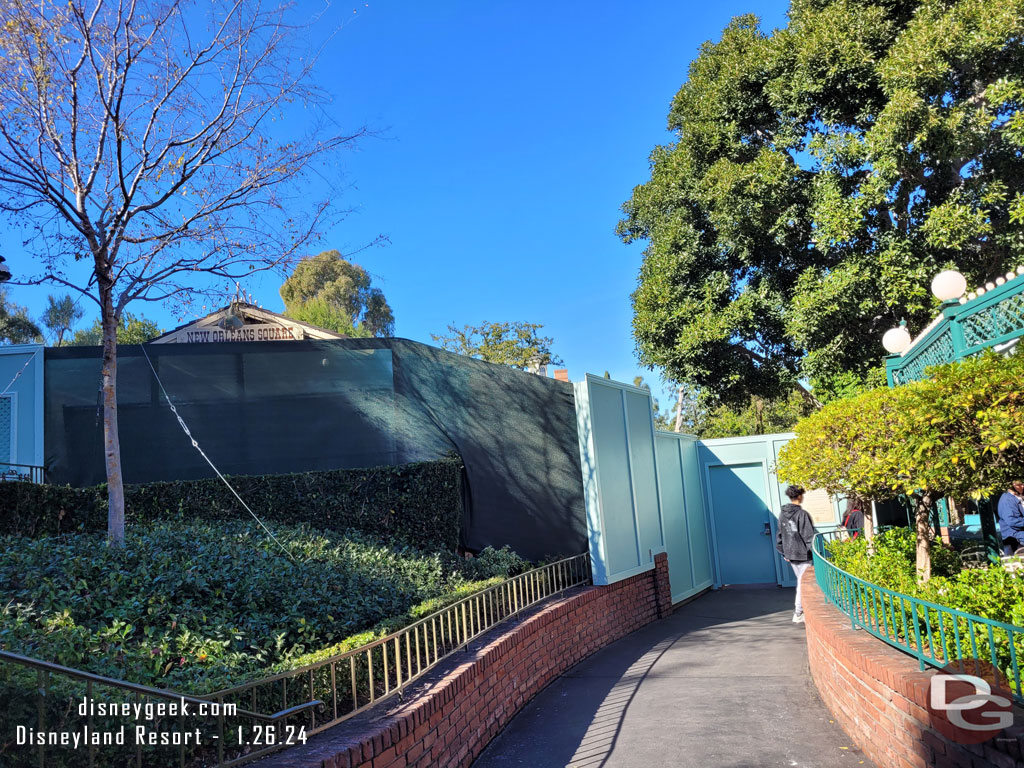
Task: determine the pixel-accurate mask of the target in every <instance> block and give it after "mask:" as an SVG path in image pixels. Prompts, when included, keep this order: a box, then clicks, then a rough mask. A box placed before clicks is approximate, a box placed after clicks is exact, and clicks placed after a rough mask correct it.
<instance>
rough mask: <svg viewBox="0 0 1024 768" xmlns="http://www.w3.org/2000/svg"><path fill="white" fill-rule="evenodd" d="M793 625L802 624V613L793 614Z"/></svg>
mask: <svg viewBox="0 0 1024 768" xmlns="http://www.w3.org/2000/svg"><path fill="white" fill-rule="evenodd" d="M793 623H794V624H803V623H804V615H803V614H802V613H794V614H793Z"/></svg>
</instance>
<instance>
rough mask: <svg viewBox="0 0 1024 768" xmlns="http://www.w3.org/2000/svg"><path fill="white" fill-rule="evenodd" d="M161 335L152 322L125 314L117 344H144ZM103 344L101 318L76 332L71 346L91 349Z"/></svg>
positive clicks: (128, 313) (119, 324) (119, 326)
mask: <svg viewBox="0 0 1024 768" xmlns="http://www.w3.org/2000/svg"><path fill="white" fill-rule="evenodd" d="M161 333H162V331H161V330H160V328H159V327H158V326H157V324H156V323H154V322H153V321H152V320H147V319H146V318H144V317H135V316H134V315H133V314H131V313H130V312H125V313H124V314H123V315H121V321H120V322H119V323H118V324H117V343H118V344H144V343H145V342H147V341H149V340H150V339H155V338H156V337H157V336H159V335H160V334H161ZM102 343H103V324H102V323H101V322H100V320H99V318H97V319H96V321H95V322H94V323H93V324H92V325H91V326H89V327H88V328H83V329H82V330H79V331H75V335H74V336H72V337H71V346H73V347H91V346H95V345H97V344H102Z"/></svg>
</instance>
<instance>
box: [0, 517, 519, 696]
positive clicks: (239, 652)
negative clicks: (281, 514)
mask: <svg viewBox="0 0 1024 768" xmlns="http://www.w3.org/2000/svg"><path fill="white" fill-rule="evenodd" d="M273 530H274V534H275V535H276V537H277V538H278V539H279V540H280V542H281V544H282V546H283V548H284V550H287V553H286V552H285V551H284V550H282V548H281V547H278V546H277V544H275V543H274V542H273V541H272V540H271V539H270V538H269V537H268V536H267V535H266V534H265V533H264V532H263V531H262V530H261V529H260V528H259V527H258V526H257V524H256V523H255V522H244V521H218V522H209V521H195V520H186V519H184V518H172V519H169V520H166V521H163V522H159V523H147V524H138V525H135V526H132V527H131V528H130V529H129V534H128V536H129V540H128V541H127V544H128V546H126V547H124V548H123V549H114V548H109V547H106V546H104V544H103V534H102V532H99V531H97V532H94V533H80V534H73V535H67V536H61V537H51V538H43V539H29V538H22V537H13V536H8V537H2V538H0V584H2V585H3V589H2V594H3V603H2V604H0V648H2V649H4V650H8V651H14V652H16V653H21V654H24V655H26V656H32V657H35V658H40V659H45V660H48V661H53V662H56V663H59V664H63V665H65V666H70V667H76V668H79V669H84V670H87V671H90V672H95V673H97V674H101V675H105V676H109V677H114V678H120V679H124V680H130V681H132V682H138V683H143V684H147V685H154V686H157V687H161V688H170V689H173V690H178V691H182V692H192V693H207V692H211V691H213V690H217V689H219V688H224V687H228V686H231V685H235V684H238V683H240V682H243V681H244V680H248V679H253V678H258V677H260V676H261V675H263V674H266V673H267V672H269V671H270V670H271V669H277V670H280V669H286V668H289V667H290V666H292V663H293V662H294V661H295V660H297V659H299V658H301V657H304V656H305V657H306V658H307V659H308V655H309V654H311V653H313V652H316V651H318V650H320V649H323V648H326V647H328V646H335V647H337V646H338V645H339V644H342V643H344V641H345V640H346V639H347V638H350V637H351V636H353V635H356V636H358V635H360V634H361V633H366V632H367V631H370V632H371V634H372V631H373V628H374V627H375V625H379V624H382V623H384V624H386V625H387V626H390V627H392V628H398V626H401V624H402V623H404V621H406V620H412V617H413V616H415V615H416V613H417V610H416V608H417V606H418V605H419V604H422V603H425V602H426V604H427V606H435V605H436V606H438V607H439V601H440V602H443V601H444V600H445V599H446V596H450V597H451V598H452V599H454V598H455V597H457V596H463V595H464V594H466V593H467V592H471V591H473V590H475V589H477V588H482V587H483V586H485V585H486V584H488V583H490V582H488V581H487V580H488V579H492V578H494V577H501V576H504V575H506V574H507V573H508V572H509V571H514V570H516V569H519V568H522V567H523V565H524V564H523V562H522V561H521V560H519V559H518V558H516V557H515V556H514V555H510V554H509V553H508V552H505V553H495V554H494V555H493V556H492V555H491V554H490V553H487V554H486V555H485V556H483V557H481V558H478V559H477V560H473V561H469V562H468V563H467V562H466V561H463V560H462V559H461V558H458V557H456V556H455V555H454V554H449V553H447V552H438V551H427V550H420V549H416V548H414V547H411V546H407V545H393V544H388V543H386V542H385V541H384V540H382V539H381V538H377V537H373V536H371V535H369V534H366V533H361V532H357V531H350V532H348V533H346V534H340V533H337V532H327V531H321V530H316V529H311V528H309V527H305V526H280V525H279V526H274V528H273ZM353 640H358V638H353ZM351 644H353V643H350V645H351ZM354 644H358V642H355V643H354Z"/></svg>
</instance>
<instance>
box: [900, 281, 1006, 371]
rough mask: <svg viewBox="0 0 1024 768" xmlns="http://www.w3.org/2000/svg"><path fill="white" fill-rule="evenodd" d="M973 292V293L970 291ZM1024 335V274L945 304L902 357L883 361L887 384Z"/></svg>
mask: <svg viewBox="0 0 1024 768" xmlns="http://www.w3.org/2000/svg"><path fill="white" fill-rule="evenodd" d="M972 295H973V294H972ZM1021 336H1024V274H1019V275H1017V277H1015V278H1013V279H1012V280H1007V281H1006V282H1005V283H1003V284H1002V285H1000V286H996V287H994V288H992V289H991V290H988V291H985V292H984V293H983V294H982V295H981V296H975V297H974V298H971V299H969V300H967V301H965V302H964V303H963V304H953V305H952V306H946V307H945V308H944V309H943V310H942V315H941V320H939V322H938V323H937V324H935V327H934V328H932V329H931V330H930V331H929V332H928V333H927V334H926V335H925V336H924V338H921V339H918V340H917V341H916V342H915V343H914V345H913V346H911V347H910V349H908V350H907V351H906V352H904V353H903V355H902V356H899V357H896V356H893V357H890V358H889V359H888V360H887V361H886V370H887V372H888V374H889V383H890V385H896V384H906V383H907V382H910V381H918V380H920V379H923V378H924V377H925V373H926V371H927V369H928V368H930V367H931V366H933V365H942V364H943V363H951V362H953V361H955V360H960V359H962V358H964V357H969V356H970V355H973V354H976V353H978V352H980V351H982V350H983V349H988V348H989V347H997V346H999V345H1001V344H1005V343H1007V342H1009V341H1012V340H1014V339H1017V338H1019V337H1021Z"/></svg>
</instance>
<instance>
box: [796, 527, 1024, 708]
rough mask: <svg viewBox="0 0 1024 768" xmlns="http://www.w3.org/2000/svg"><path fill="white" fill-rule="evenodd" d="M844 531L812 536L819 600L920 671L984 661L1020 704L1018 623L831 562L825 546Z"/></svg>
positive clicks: (1023, 643)
mask: <svg viewBox="0 0 1024 768" xmlns="http://www.w3.org/2000/svg"><path fill="white" fill-rule="evenodd" d="M844 535H845V533H844V532H842V531H829V532H826V533H819V534H818V535H817V536H815V537H814V544H813V547H812V552H813V556H814V577H815V579H816V580H817V582H818V586H819V587H820V588H821V591H822V592H823V593H824V594H825V598H826V599H827V600H828V601H829V602H830V603H832V604H833V605H834V606H835V607H836V608H838V609H839V610H840V611H842V612H843V613H844V614H846V616H847V617H849V619H850V626H851V627H852V628H854V629H858V628H859V629H863V630H865V631H866V632H869V633H870V634H872V635H874V636H875V637H877V638H878V639H879V640H883V641H885V642H886V643H888V644H889V645H892V646H894V647H896V648H899V649H900V650H901V651H904V652H905V653H909V654H910V655H911V656H914V657H915V658H916V659H917V660H918V663H919V664H920V666H921V669H922V670H923V669H924V668H925V666H926V665H930V666H933V667H945V666H948V665H949V664H952V663H953V662H955V661H959V660H961V659H980V660H982V661H988V662H990V663H991V664H992V666H993V667H994V668H995V669H998V670H999V671H1000V672H1001V674H1002V675H1003V676H1004V679H1005V680H1006V686H1007V687H1008V688H1009V689H1010V691H1011V692H1012V693H1013V698H1014V700H1016V702H1017V703H1018V704H1024V689H1022V687H1021V664H1022V663H1024V627H1018V626H1014V625H1013V624H1004V623H1002V622H999V621H993V620H992V619H986V618H983V617H981V616H974V615H972V614H970V613H964V612H963V611H958V610H956V609H955V608H949V607H948V606H944V605H939V604H937V603H932V602H928V601H927V600H921V599H919V598H916V597H911V596H909V595H904V594H902V593H900V592H894V591H893V590H891V589H886V588H885V587H880V586H878V585H877V584H872V583H870V582H868V581H864V579H860V578H857V577H856V576H854V575H853V574H851V573H848V572H846V571H844V570H843V569H841V568H839V567H838V566H836V565H835V564H834V563H833V562H832V560H831V555H830V554H829V551H828V547H827V546H826V545H827V544H828V543H830V542H832V541H836V540H838V539H841V538H842V537H843V536H844Z"/></svg>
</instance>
